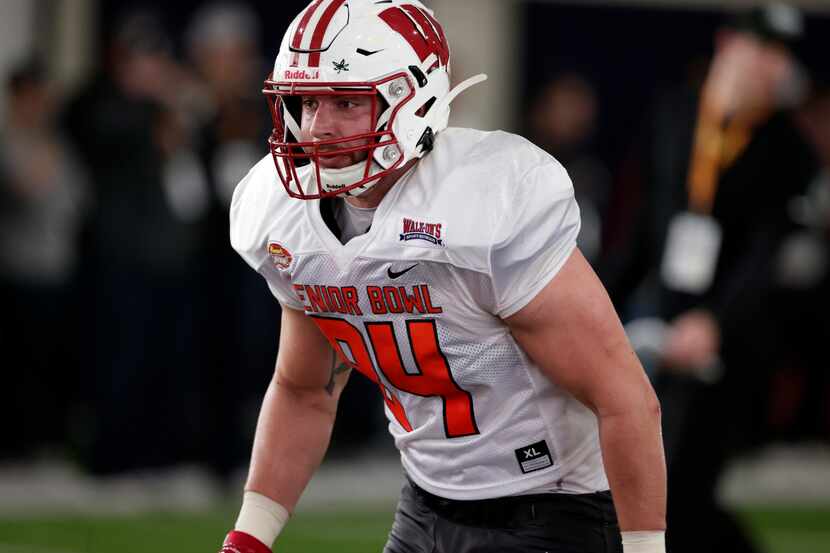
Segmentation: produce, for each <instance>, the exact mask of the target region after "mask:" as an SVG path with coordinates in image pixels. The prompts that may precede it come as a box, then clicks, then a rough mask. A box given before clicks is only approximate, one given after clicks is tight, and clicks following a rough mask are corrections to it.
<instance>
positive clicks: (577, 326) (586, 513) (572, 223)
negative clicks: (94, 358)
mask: <svg viewBox="0 0 830 553" xmlns="http://www.w3.org/2000/svg"><path fill="white" fill-rule="evenodd" d="M483 79H484V76H478V77H474V78H472V79H468V80H467V81H464V82H463V83H461V84H459V85H458V86H457V87H455V88H453V89H451V88H450V49H449V46H448V43H447V39H446V37H445V36H444V31H443V30H442V28H441V25H439V23H438V22H437V21H436V19H435V17H434V15H433V13H432V12H431V11H430V10H428V9H427V8H425V7H424V6H423V5H422V4H421V3H420V2H418V1H416V0H385V1H382V2H379V1H372V0H314V1H313V2H311V4H309V6H308V7H307V8H306V9H305V10H303V11H302V12H301V13H300V14H299V15H298V16H297V18H296V19H295V20H294V22H293V23H292V24H291V26H290V27H289V28H288V32H287V33H286V35H285V37H284V39H283V41H282V46H281V47H280V51H279V54H278V56H277V59H276V62H275V64H274V69H273V73H272V75H271V76H270V78H269V79H268V80H267V81H266V82H265V89H264V93H265V96H266V98H267V100H268V104H269V106H270V108H271V113H272V116H273V120H274V131H273V133H272V135H271V138H270V140H269V144H270V149H271V155H269V156H266V158H265V159H263V160H262V161H260V162H259V163H258V164H257V165H256V166H254V167H253V169H251V171H250V172H249V173H248V175H247V176H246V177H245V178H244V179H243V180H242V182H241V183H240V184H239V186H238V187H237V189H236V192H235V194H234V199H233V204H232V208H231V242H232V244H233V246H234V248H235V249H236V250H237V251H238V252H239V253H240V255H241V256H242V257H243V258H244V259H245V260H246V261H247V263H248V264H250V266H251V267H252V268H253V269H254V270H256V271H258V272H259V273H260V274H262V276H263V277H264V278H265V279H266V281H267V282H268V285H269V287H270V289H271V291H272V292H273V294H274V296H275V297H276V298H277V300H279V302H280V304H281V305H282V307H283V320H282V330H281V335H280V345H279V354H278V357H277V362H276V370H275V375H274V378H273V380H272V382H271V384H270V386H269V388H268V390H267V393H266V395H265V399H264V402H263V405H262V409H261V412H260V417H259V423H258V425H257V430H256V437H255V440H254V446H253V453H252V459H251V466H250V472H249V476H248V481H247V484H246V487H245V494H244V500H243V505H242V508H241V512H240V514H239V517H238V520H237V522H236V525H235V528H234V530H233V531H231V532H230V533H229V534H228V536H227V538H226V540H225V543H224V546H223V548H222V551H223V552H225V553H268V552H269V551H270V547H271V545H272V543H273V542H274V540H275V539H276V537H277V535H278V534H279V533H280V531H281V530H282V528H283V525H284V524H285V523H286V521H287V519H288V518H289V515H290V513H291V511H292V510H293V509H294V507H295V505H296V504H297V501H298V500H299V498H300V495H301V493H302V491H303V489H304V488H305V486H306V484H307V483H308V482H309V480H310V479H311V477H312V475H313V473H314V471H315V469H316V468H317V467H318V465H319V464H320V462H321V461H322V459H323V456H324V454H325V451H326V448H327V446H328V443H329V438H330V435H331V429H332V425H333V422H334V418H335V412H336V408H337V401H338V397H339V396H340V393H341V391H342V390H343V387H344V386H345V385H346V381H347V380H348V378H349V375H350V373H351V372H353V370H357V371H358V372H360V373H362V375H363V376H364V377H367V378H369V379H371V380H372V381H373V382H374V383H375V384H376V385H377V386H378V388H379V391H380V394H381V397H382V400H383V401H384V402H385V407H386V409H385V410H386V415H387V417H388V419H389V431H390V433H391V434H392V436H393V437H394V440H395V444H396V446H397V447H398V449H399V450H400V454H401V462H402V465H403V469H404V471H405V474H406V477H407V479H406V485H405V487H404V489H403V490H402V493H401V498H400V502H399V504H398V509H397V513H396V517H395V522H394V525H393V527H392V530H391V532H390V534H389V538H388V542H387V545H386V547H385V549H384V551H385V552H386V553H409V552H418V553H421V552H423V553H429V552H444V553H464V552H468V551H480V552H487V551H492V552H499V553H505V552H520V551H521V552H527V551H548V552H550V553H554V552H562V551H579V552H608V551H625V552H626V553H634V552H640V553H645V552H649V553H651V552H660V553H662V552H663V551H664V550H665V546H664V545H663V544H664V530H665V500H666V487H665V466H664V460H663V450H662V441H661V437H660V409H659V405H658V402H657V400H656V398H655V395H654V393H653V390H652V388H651V386H650V384H649V382H648V380H647V379H646V377H645V374H644V372H643V370H642V368H641V366H640V364H639V362H638V360H637V358H636V357H635V355H634V353H633V352H632V350H631V348H630V346H629V344H628V342H627V339H626V337H625V335H624V333H623V330H622V327H621V325H620V323H619V320H618V317H617V316H616V314H615V312H614V310H613V308H612V306H611V303H610V302H609V299H608V297H607V295H606V293H605V291H604V289H603V287H602V285H601V284H600V282H599V281H598V279H597V278H596V276H595V275H594V273H593V271H592V270H591V268H590V266H589V265H588V264H587V262H586V261H585V258H584V257H583V256H582V254H581V253H580V252H579V250H578V249H577V248H576V246H575V244H576V237H577V234H578V232H579V227H580V221H579V209H578V207H577V205H576V203H575V201H574V191H573V187H572V184H571V182H570V179H569V177H568V174H567V172H566V171H565V169H564V168H563V167H562V166H561V165H560V164H559V163H558V162H557V161H556V160H555V159H553V158H552V157H550V156H549V155H547V154H546V153H545V152H543V151H542V150H540V149H539V148H537V147H535V146H534V145H533V144H531V143H529V142H527V141H526V140H524V139H522V138H520V137H518V136H515V135H511V134H508V133H504V132H481V131H477V130H472V129H461V128H447V123H448V118H449V113H450V102H451V101H452V100H453V98H455V96H456V95H457V94H458V93H459V92H461V91H462V90H463V89H465V88H467V87H469V86H470V85H472V84H475V83H476V82H479V81H481V80H483ZM612 494H613V499H612ZM620 530H621V531H622V532H620Z"/></svg>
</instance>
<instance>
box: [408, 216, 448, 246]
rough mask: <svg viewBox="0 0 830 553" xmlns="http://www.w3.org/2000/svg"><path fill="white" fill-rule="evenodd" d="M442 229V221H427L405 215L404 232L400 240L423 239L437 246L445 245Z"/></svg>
mask: <svg viewBox="0 0 830 553" xmlns="http://www.w3.org/2000/svg"><path fill="white" fill-rule="evenodd" d="M442 230H443V224H442V223H427V222H425V221H418V220H416V219H409V218H408V217H404V219H403V232H402V233H401V235H400V236H401V238H400V241H402V242H410V241H412V240H423V241H425V242H429V243H430V244H434V245H436V246H443V245H444V238H443V236H442Z"/></svg>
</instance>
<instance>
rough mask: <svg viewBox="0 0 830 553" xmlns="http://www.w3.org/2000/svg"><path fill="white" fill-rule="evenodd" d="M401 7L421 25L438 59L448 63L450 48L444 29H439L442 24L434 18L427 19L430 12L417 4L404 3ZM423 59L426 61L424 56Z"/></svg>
mask: <svg viewBox="0 0 830 553" xmlns="http://www.w3.org/2000/svg"><path fill="white" fill-rule="evenodd" d="M401 8H402V9H404V10H406V12H407V13H408V14H409V15H410V16H411V17H412V19H414V20H415V21H416V22H417V23H418V25H420V26H421V30H422V31H423V33H422V34H423V37H424V38H425V39H426V41H427V44H428V45H429V49H430V51H431V52H433V53H434V54H435V55H436V56H438V59H439V60H441V65H447V62H448V61H449V59H450V50H449V48H448V47H447V43H446V41H445V40H444V36H443V30H442V31H441V33H440V34H439V33H438V31H437V29H440V28H441V25H439V24H438V22H437V21H435V19H433V18H429V19H427V16H428V14H427V13H425V12H424V11H422V10H420V9H418V8H416V7H415V6H412V5H409V4H404V5H403V6H401ZM421 61H424V58H421Z"/></svg>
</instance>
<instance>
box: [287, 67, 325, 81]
mask: <svg viewBox="0 0 830 553" xmlns="http://www.w3.org/2000/svg"><path fill="white" fill-rule="evenodd" d="M285 78H286V79H294V80H305V79H319V78H320V72H319V71H313V72H308V71H306V70H305V69H295V70H293V71H292V70H290V69H286V71H285Z"/></svg>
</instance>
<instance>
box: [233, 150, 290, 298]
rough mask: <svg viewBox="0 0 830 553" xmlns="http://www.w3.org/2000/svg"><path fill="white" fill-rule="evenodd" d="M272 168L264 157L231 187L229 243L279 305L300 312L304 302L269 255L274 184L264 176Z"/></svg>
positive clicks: (273, 211) (275, 217) (274, 210)
mask: <svg viewBox="0 0 830 553" xmlns="http://www.w3.org/2000/svg"><path fill="white" fill-rule="evenodd" d="M266 160H267V162H268V163H267V164H265V162H266ZM271 167H272V165H271V162H270V159H269V158H266V159H263V161H260V162H259V163H258V164H257V165H256V166H254V168H253V169H251V171H250V172H249V173H248V174H247V175H246V176H245V178H243V179H242V181H240V183H239V184H238V185H237V187H236V189H235V190H234V193H233V200H232V201H231V209H230V239H231V246H233V249H234V250H236V252H237V253H238V254H239V255H240V257H242V259H244V260H245V263H247V264H248V265H249V266H250V267H251V268H252V269H253V270H255V271H256V272H258V273H259V274H260V275H262V277H263V278H265V281H266V282H267V283H268V288H269V289H270V290H271V293H272V294H273V295H274V297H275V298H276V299H277V301H279V302H280V305H282V306H283V307H287V308H290V309H297V310H300V311H302V310H303V304H302V303H300V301H299V299H298V298H297V297H296V295H295V294H294V290H293V287H292V284H291V281H290V279H289V278H288V276H287V275H286V274H285V273H284V272H282V271H280V270H278V269H277V268H276V267H275V266H274V262H273V260H272V259H271V256H270V255H269V254H268V229H269V227H268V225H269V224H271V223H272V222H273V221H275V220H279V214H278V213H276V210H277V207H276V206H275V205H274V202H275V200H274V198H273V187H272V186H271V183H270V181H269V180H268V178H267V177H268V174H267V171H268V170H269V169H270V168H271Z"/></svg>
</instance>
